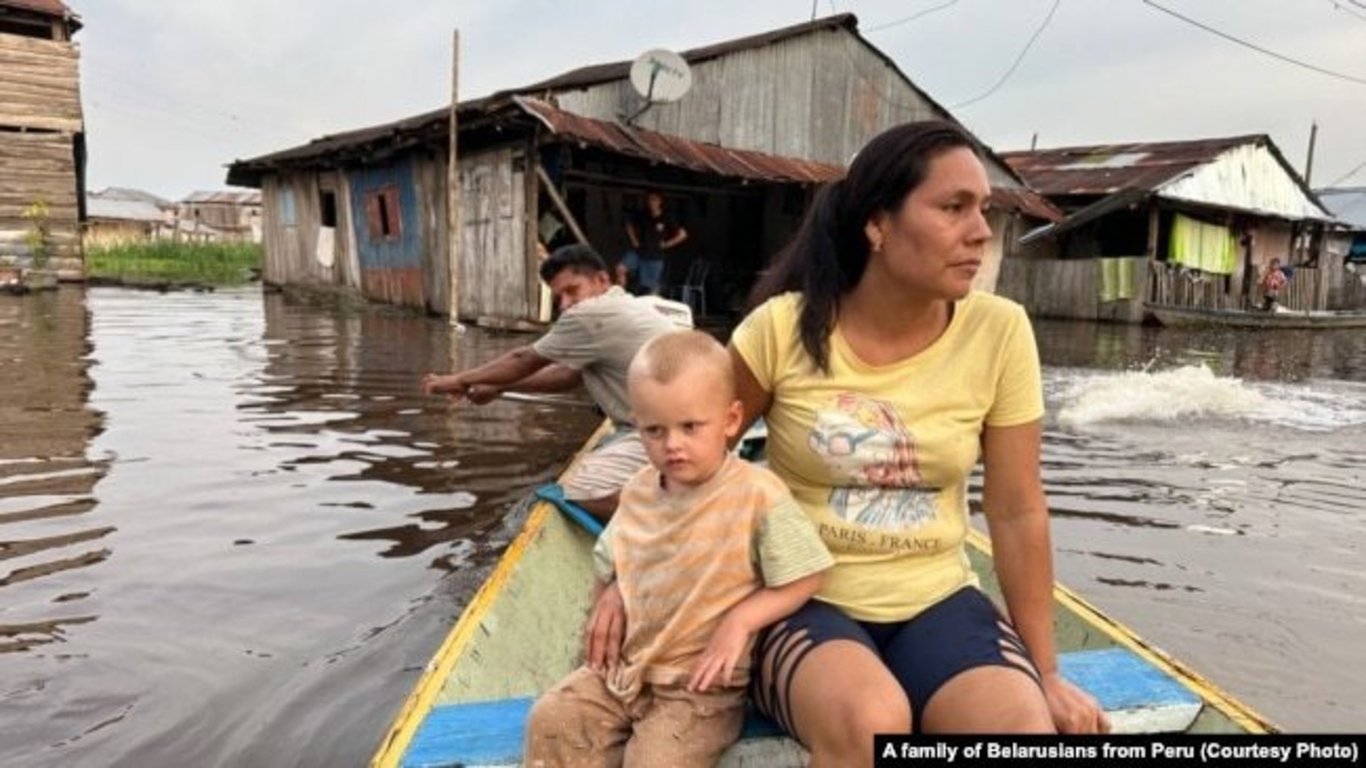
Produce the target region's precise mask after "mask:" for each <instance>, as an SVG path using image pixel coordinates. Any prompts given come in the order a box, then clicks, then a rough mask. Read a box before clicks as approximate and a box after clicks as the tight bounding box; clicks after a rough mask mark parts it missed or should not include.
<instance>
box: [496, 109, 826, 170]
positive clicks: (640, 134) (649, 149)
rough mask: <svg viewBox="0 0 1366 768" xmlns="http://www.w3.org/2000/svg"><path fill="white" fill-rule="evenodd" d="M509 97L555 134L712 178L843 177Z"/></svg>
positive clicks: (815, 166) (806, 164) (809, 164)
mask: <svg viewBox="0 0 1366 768" xmlns="http://www.w3.org/2000/svg"><path fill="white" fill-rule="evenodd" d="M512 101H513V103H514V104H516V105H517V106H518V107H520V108H521V109H522V110H523V111H525V112H526V113H527V114H528V115H531V116H532V117H535V118H536V119H537V120H539V121H540V122H541V123H542V124H543V125H545V127H546V128H548V129H549V130H550V131H551V132H552V133H554V134H555V135H557V136H561V137H567V138H571V139H574V140H576V141H578V142H580V143H583V144H591V145H593V146H595V147H598V148H600V149H605V150H608V151H609V152H615V153H616V154H619V155H625V156H627V157H634V158H637V159H640V160H648V161H650V162H654V163H661V164H663V165H670V166H674V167H676V168H686V169H688V170H691V171H699V172H701V173H707V174H711V175H714V176H726V177H731V178H738V179H754V180H759V181H782V182H822V181H832V180H834V179H838V178H840V177H842V176H844V169H843V168H841V167H840V166H838V165H828V164H826V163H817V162H813V161H810V160H799V159H797V158H793V157H781V156H779V155H770V154H767V153H764V152H752V151H749V150H741V149H728V148H726V147H722V146H719V145H716V144H705V143H703V142H700V141H690V140H688V139H683V138H679V137H677V136H670V135H668V134H665V133H658V132H656V131H649V130H645V129H642V128H629V127H626V126H624V125H621V124H619V123H609V122H606V121H603V120H595V119H593V118H588V117H583V116H580V115H575V114H573V113H570V112H565V111H564V110H561V109H556V108H555V107H552V106H550V105H549V104H547V103H546V102H544V101H541V100H539V99H529V98H523V97H513V99H512Z"/></svg>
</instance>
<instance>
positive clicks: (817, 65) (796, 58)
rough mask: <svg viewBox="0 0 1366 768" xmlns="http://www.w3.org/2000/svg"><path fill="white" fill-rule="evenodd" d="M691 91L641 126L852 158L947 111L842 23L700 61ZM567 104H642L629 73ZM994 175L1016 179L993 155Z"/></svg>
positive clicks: (630, 109) (1010, 183)
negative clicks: (880, 138) (901, 126)
mask: <svg viewBox="0 0 1366 768" xmlns="http://www.w3.org/2000/svg"><path fill="white" fill-rule="evenodd" d="M692 74H693V85H692V88H691V90H689V92H688V94H687V95H686V96H684V97H683V98H682V99H681V100H679V101H677V102H674V103H672V104H660V105H656V106H654V107H652V108H651V109H650V110H649V111H648V112H646V113H645V114H644V115H643V116H641V118H640V119H639V120H638V122H637V124H638V125H639V126H641V127H642V128H649V129H652V130H656V131H661V132H663V133H669V134H673V135H676V136H682V137H684V138H688V139H694V140H697V141H706V142H710V143H713V144H720V145H722V146H727V147H733V148H736V149H750V150H755V151H759V152H769V153H772V154H777V155H784V156H787V157H799V158H805V159H808V160H817V161H821V162H826V163H835V164H839V165H845V164H847V163H848V162H849V159H850V158H851V157H852V156H853V154H854V153H855V152H857V151H858V150H859V149H860V148H861V147H863V145H864V144H865V143H867V141H868V139H870V138H872V137H873V136H875V135H876V134H878V133H879V132H881V131H883V130H885V129H886V128H889V127H891V126H893V125H896V124H898V123H903V122H907V121H911V120H925V119H930V118H940V119H948V118H949V115H947V114H946V113H945V112H943V111H941V110H938V109H936V108H935V107H934V105H932V104H931V103H930V102H929V101H927V100H926V99H925V98H924V97H922V96H921V95H920V94H919V93H917V92H916V91H915V89H913V88H911V87H910V86H908V85H907V84H906V83H905V81H903V80H902V79H901V77H900V76H899V75H898V74H897V73H896V71H895V70H894V69H893V68H892V67H890V66H888V65H887V63H886V62H885V61H883V60H882V59H881V58H880V57H878V56H877V55H876V54H874V53H873V52H872V51H871V50H869V49H868V47H867V46H865V45H864V44H863V43H862V42H861V41H859V39H858V38H857V37H855V36H854V35H853V34H851V33H850V32H848V31H847V30H844V29H837V30H822V31H818V32H813V33H812V34H809V35H802V36H800V37H795V38H791V39H788V40H784V41H782V42H779V43H775V44H773V45H768V46H764V47H761V48H754V49H748V50H742V51H737V52H734V53H730V54H727V55H725V56H722V57H720V58H716V59H712V60H710V61H705V62H701V63H699V64H697V65H695V66H694V67H693V68H692ZM558 98H559V105H560V107H561V108H562V109H565V110H568V111H570V112H574V113H577V114H581V115H584V116H586V117H594V118H597V119H600V120H614V119H616V118H617V117H618V116H619V115H622V114H632V113H634V112H635V111H636V110H637V109H639V108H640V105H641V103H642V102H641V98H640V96H638V95H637V94H636V93H635V91H634V90H632V88H631V84H630V82H629V81H627V80H617V81H612V82H608V83H603V84H600V85H595V86H591V87H589V88H587V89H581V90H575V91H567V92H563V93H560V94H558ZM987 165H988V173H989V174H990V176H991V181H992V184H994V185H998V186H1006V187H1015V186H1019V185H1018V183H1017V182H1016V181H1015V180H1014V179H1013V178H1011V176H1010V173H1009V172H1008V171H1006V170H1005V169H1004V168H1002V167H1000V165H999V164H997V163H995V162H993V161H988V163H987Z"/></svg>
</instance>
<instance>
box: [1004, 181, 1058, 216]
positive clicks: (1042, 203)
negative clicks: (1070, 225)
mask: <svg viewBox="0 0 1366 768" xmlns="http://www.w3.org/2000/svg"><path fill="white" fill-rule="evenodd" d="M991 205H992V207H994V208H999V209H1001V210H1004V211H1011V212H1013V213H1023V214H1025V215H1028V216H1032V217H1034V218H1036V219H1042V220H1044V221H1051V222H1055V223H1056V222H1059V221H1062V220H1063V218H1065V216H1066V214H1064V213H1063V212H1062V211H1061V210H1059V209H1058V207H1057V206H1055V205H1053V204H1052V203H1050V202H1048V200H1047V199H1045V198H1044V196H1043V195H1041V194H1039V193H1038V192H1035V191H1034V190H1032V189H1021V188H1015V189H1007V188H1005V187H992V188H991Z"/></svg>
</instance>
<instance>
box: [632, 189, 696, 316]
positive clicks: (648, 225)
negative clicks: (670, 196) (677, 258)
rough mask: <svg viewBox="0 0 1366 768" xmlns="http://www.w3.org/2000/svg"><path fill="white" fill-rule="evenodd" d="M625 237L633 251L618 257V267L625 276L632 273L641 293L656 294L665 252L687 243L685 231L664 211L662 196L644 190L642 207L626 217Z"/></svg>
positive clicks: (661, 274)
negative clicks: (624, 272) (629, 216)
mask: <svg viewBox="0 0 1366 768" xmlns="http://www.w3.org/2000/svg"><path fill="white" fill-rule="evenodd" d="M626 237H627V238H629V239H630V241H631V248H632V249H633V250H632V251H630V252H628V253H627V254H626V255H625V256H624V257H622V260H621V265H620V266H622V267H624V268H625V270H626V272H627V275H629V273H631V272H635V273H636V284H637V285H639V286H640V290H641V291H642V292H644V293H652V294H655V295H658V294H659V291H660V288H661V287H662V286H663V283H664V259H665V253H666V252H668V251H671V250H673V249H675V248H677V247H678V246H680V245H682V244H683V243H685V242H687V240H688V230H687V229H684V228H683V226H682V225H681V224H679V223H678V220H677V219H676V218H674V217H673V216H672V215H671V214H669V213H668V212H667V211H665V210H664V196H663V195H661V194H659V193H658V192H647V193H646V194H645V210H643V211H640V212H639V213H637V214H636V215H635V216H633V217H631V218H629V219H627V220H626ZM625 276H626V275H623V276H622V277H625Z"/></svg>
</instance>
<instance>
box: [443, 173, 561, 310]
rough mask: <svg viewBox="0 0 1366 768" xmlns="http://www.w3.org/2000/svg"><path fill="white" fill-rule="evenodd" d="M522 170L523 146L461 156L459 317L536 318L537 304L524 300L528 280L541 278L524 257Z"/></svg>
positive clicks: (525, 191)
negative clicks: (461, 221) (461, 222)
mask: <svg viewBox="0 0 1366 768" xmlns="http://www.w3.org/2000/svg"><path fill="white" fill-rule="evenodd" d="M526 172H527V169H526V150H525V149H524V148H522V147H518V148H515V149H514V148H512V147H501V148H498V149H493V150H488V151H482V152H479V153H477V154H470V155H465V156H463V157H461V158H460V185H461V200H460V202H461V209H462V213H463V214H464V219H463V229H462V230H461V241H460V316H461V317H462V318H465V319H473V320H477V319H479V318H486V319H488V320H491V321H504V322H506V321H519V320H530V321H536V320H539V319H540V305H539V302H537V303H536V305H535V306H532V304H531V303H530V302H529V301H528V296H529V292H528V290H527V285H528V281H530V282H533V283H534V282H535V281H537V280H539V279H540V278H539V277H538V276H537V275H536V274H535V271H534V269H532V268H531V265H530V264H529V263H528V259H527V248H528V243H527V241H526V232H527V228H526V225H525V222H526V216H527V197H528V194H527V189H528V187H527V183H526V176H525V174H526ZM443 188H444V185H443ZM443 197H444V196H443ZM443 252H444V251H443Z"/></svg>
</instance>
